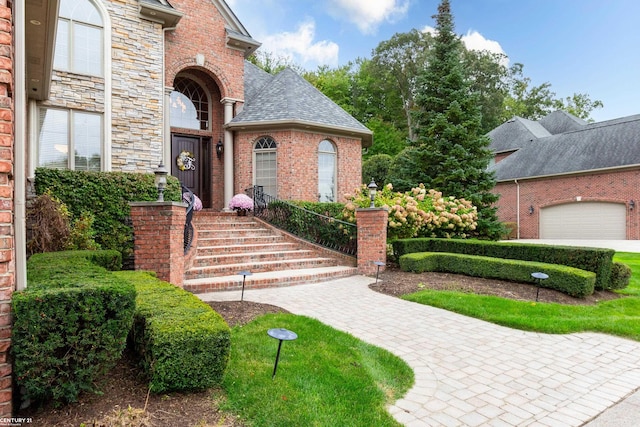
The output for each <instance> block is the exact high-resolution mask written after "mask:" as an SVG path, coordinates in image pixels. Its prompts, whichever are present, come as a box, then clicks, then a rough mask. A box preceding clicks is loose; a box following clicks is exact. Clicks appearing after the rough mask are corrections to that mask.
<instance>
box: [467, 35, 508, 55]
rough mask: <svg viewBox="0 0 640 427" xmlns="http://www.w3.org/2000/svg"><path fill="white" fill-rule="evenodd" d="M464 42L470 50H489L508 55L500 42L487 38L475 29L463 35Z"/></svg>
mask: <svg viewBox="0 0 640 427" xmlns="http://www.w3.org/2000/svg"><path fill="white" fill-rule="evenodd" d="M462 42H463V43H464V45H465V46H466V47H467V49H469V50H488V51H489V52H493V53H501V54H503V55H506V53H505V52H504V50H503V49H502V46H500V43H498V42H497V41H495V40H489V39H487V38H485V37H484V36H483V35H482V34H480V33H479V32H477V31H475V30H473V31H472V30H469V31H467V34H465V35H464V36H462Z"/></svg>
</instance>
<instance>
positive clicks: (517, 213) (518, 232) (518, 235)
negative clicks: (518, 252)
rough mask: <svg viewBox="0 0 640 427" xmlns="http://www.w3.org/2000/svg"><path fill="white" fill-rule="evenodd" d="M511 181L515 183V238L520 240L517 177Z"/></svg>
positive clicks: (518, 186)
mask: <svg viewBox="0 0 640 427" xmlns="http://www.w3.org/2000/svg"><path fill="white" fill-rule="evenodd" d="M513 182H514V183H515V184H516V239H518V240H520V184H519V183H518V180H517V179H514V180H513Z"/></svg>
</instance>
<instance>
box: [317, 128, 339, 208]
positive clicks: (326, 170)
mask: <svg viewBox="0 0 640 427" xmlns="http://www.w3.org/2000/svg"><path fill="white" fill-rule="evenodd" d="M336 170H337V168H336V147H335V145H333V142H331V141H329V140H327V139H325V140H324V141H322V142H320V145H319V146H318V201H319V202H335V201H336Z"/></svg>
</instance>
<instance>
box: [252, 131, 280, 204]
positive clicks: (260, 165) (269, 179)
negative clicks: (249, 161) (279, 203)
mask: <svg viewBox="0 0 640 427" xmlns="http://www.w3.org/2000/svg"><path fill="white" fill-rule="evenodd" d="M253 156H254V165H255V175H254V176H255V181H254V184H255V185H261V186H262V187H263V191H264V192H265V193H266V194H268V195H270V196H272V197H277V195H278V185H277V184H278V179H277V159H276V142H275V141H274V140H273V138H271V137H270V136H263V137H261V138H260V139H258V141H256V144H255V146H254V150H253Z"/></svg>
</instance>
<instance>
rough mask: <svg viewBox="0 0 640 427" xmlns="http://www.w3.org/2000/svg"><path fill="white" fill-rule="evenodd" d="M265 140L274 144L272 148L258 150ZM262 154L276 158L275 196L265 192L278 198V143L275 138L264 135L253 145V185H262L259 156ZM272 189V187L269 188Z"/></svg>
mask: <svg viewBox="0 0 640 427" xmlns="http://www.w3.org/2000/svg"><path fill="white" fill-rule="evenodd" d="M264 140H270V141H271V142H272V145H273V146H272V147H270V148H262V147H261V148H258V147H257V146H258V144H260V143H261V141H264ZM261 154H269V155H273V156H274V158H275V167H274V170H273V172H274V174H275V175H274V176H275V178H274V180H275V183H274V185H273V187H274V190H273V193H275V194H270V193H269V192H267V191H265V194H268V195H270V196H271V197H278V143H277V142H276V140H275V139H274V138H272V137H271V136H268V135H264V136H261V137H260V138H258V139H257V140H256V141H255V142H254V143H253V185H254V186H255V185H262V184H259V183H258V156H259V155H261ZM269 187H271V186H269Z"/></svg>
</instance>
